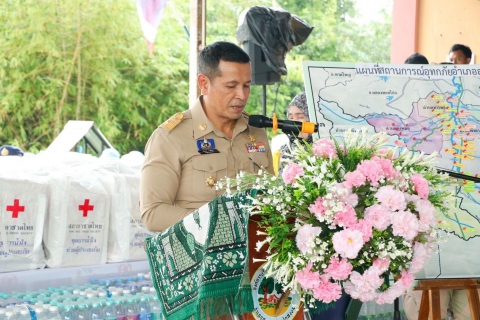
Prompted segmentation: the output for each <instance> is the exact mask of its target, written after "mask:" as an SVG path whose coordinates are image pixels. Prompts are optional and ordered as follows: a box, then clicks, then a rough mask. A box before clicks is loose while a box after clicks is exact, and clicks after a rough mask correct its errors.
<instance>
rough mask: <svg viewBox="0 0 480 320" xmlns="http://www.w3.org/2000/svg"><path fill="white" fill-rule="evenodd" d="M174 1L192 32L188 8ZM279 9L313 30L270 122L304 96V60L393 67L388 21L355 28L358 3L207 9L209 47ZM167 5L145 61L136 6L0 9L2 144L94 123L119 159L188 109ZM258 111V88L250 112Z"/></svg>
mask: <svg viewBox="0 0 480 320" xmlns="http://www.w3.org/2000/svg"><path fill="white" fill-rule="evenodd" d="M170 1H173V2H174V4H175V6H176V8H177V11H178V13H179V15H180V16H181V18H183V20H184V21H186V22H187V23H188V21H189V12H190V0H170ZM254 5H264V6H267V7H275V6H280V7H282V8H283V9H285V10H287V11H289V12H291V13H293V14H296V15H298V16H299V17H300V18H302V19H303V20H305V21H306V22H307V23H309V24H310V25H312V26H313V27H314V31H313V32H312V34H311V35H310V37H309V38H308V39H307V41H306V42H305V43H304V44H303V45H301V46H297V47H294V48H293V49H292V50H291V52H290V53H289V54H288V55H287V58H286V64H287V68H288V75H287V76H283V77H282V80H281V82H280V83H278V84H275V85H271V86H268V89H267V92H268V96H267V113H268V114H269V115H270V114H271V113H272V112H274V111H276V112H277V114H278V115H279V118H284V112H285V107H286V105H287V104H288V102H289V101H290V100H291V98H293V96H294V95H295V94H297V93H298V92H300V91H303V87H304V84H303V74H302V70H301V63H302V61H303V60H317V61H320V60H326V61H375V62H387V61H388V60H389V45H390V42H389V35H390V28H389V25H388V19H386V21H387V22H385V23H384V22H375V23H372V24H371V25H367V26H361V25H359V24H357V23H355V22H353V21H352V19H351V17H354V16H355V9H354V0H321V1H318V0H277V1H265V0H264V1H258V0H256V1H253V0H231V1H207V43H211V42H213V41H217V40H227V41H232V42H236V35H235V33H236V28H237V22H238V17H239V15H240V13H241V12H242V11H243V10H244V9H246V8H249V7H251V6H254ZM177 18H178V17H176V16H175V14H174V11H173V10H172V9H171V8H170V7H169V6H167V8H166V11H165V14H164V17H163V20H162V22H161V24H160V28H159V32H158V35H157V39H156V43H155V46H156V48H155V56H154V57H153V58H150V57H149V54H148V50H147V48H146V44H145V41H144V39H143V36H142V32H141V29H140V23H139V21H138V17H137V12H136V6H135V2H134V1H133V0H117V1H113V0H103V1H100V0H69V1H59V0H41V1H33V0H23V1H20V0H5V1H3V2H2V3H1V4H0V145H2V144H13V145H17V146H20V147H21V148H22V149H24V150H28V151H31V152H36V151H38V150H42V149H45V148H46V147H47V146H48V145H49V144H50V143H51V142H52V141H53V139H54V138H55V137H56V135H57V134H58V133H59V132H60V130H61V129H62V128H63V126H64V125H65V123H66V122H67V121H68V120H71V119H78V120H93V121H95V123H96V124H97V125H98V126H99V127H100V129H101V130H102V132H103V133H104V134H105V135H106V137H107V138H108V139H109V140H110V141H111V142H112V143H113V145H114V146H115V147H116V148H117V149H118V150H119V151H120V152H121V153H122V154H123V153H127V152H129V151H131V150H140V151H143V149H144V146H145V143H146V141H147V139H148V137H149V136H150V134H151V132H152V131H153V130H154V129H155V128H156V127H157V126H158V125H159V124H161V123H162V122H163V121H165V120H166V119H167V118H168V117H170V116H171V115H173V114H174V113H176V112H178V111H182V110H184V109H186V108H187V107H188V72H189V69H188V61H189V58H188V54H189V42H188V39H187V37H186V35H185V34H184V30H183V26H181V25H180V24H179V23H178V20H177ZM247 111H249V112H251V113H261V112H262V88H261V87H260V86H254V87H253V88H252V95H251V99H250V101H249V104H248V105H247Z"/></svg>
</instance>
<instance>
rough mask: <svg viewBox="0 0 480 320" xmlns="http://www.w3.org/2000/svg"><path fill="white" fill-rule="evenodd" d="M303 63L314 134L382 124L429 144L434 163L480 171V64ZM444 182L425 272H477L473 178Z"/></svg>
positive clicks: (398, 137)
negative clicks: (445, 208)
mask: <svg viewBox="0 0 480 320" xmlns="http://www.w3.org/2000/svg"><path fill="white" fill-rule="evenodd" d="M303 68H304V78H305V84H306V85H305V88H306V92H307V100H308V103H309V108H310V109H309V113H310V121H312V122H316V123H318V124H319V135H320V137H328V136H330V135H332V136H336V137H341V136H343V132H344V131H345V130H347V129H348V128H353V129H359V128H361V127H368V128H369V132H371V133H374V132H382V131H383V132H386V133H387V134H388V135H389V136H390V144H391V146H398V147H400V148H408V149H410V150H415V151H419V152H424V153H425V154H431V153H433V152H437V153H438V162H437V166H438V167H439V168H440V169H445V170H448V171H452V172H457V173H462V174H466V175H470V176H474V177H477V176H478V175H479V174H480V162H479V156H480V68H478V67H473V66H465V67H463V66H454V65H449V66H444V65H437V66H434V65H429V66H418V65H382V66H379V65H373V64H372V65H354V64H347V63H331V62H304V65H303ZM317 138H318V136H317ZM452 188H453V189H452V191H453V192H454V193H455V195H456V198H455V208H456V210H455V213H454V215H451V216H446V215H444V214H442V213H441V212H438V213H437V218H438V219H437V221H438V223H439V224H438V226H439V227H440V229H442V230H443V232H442V235H443V236H444V237H445V238H448V240H447V242H445V243H442V244H440V246H439V249H440V250H439V251H438V252H436V253H434V254H433V256H432V258H431V259H430V261H429V262H428V263H427V265H426V267H425V275H424V276H425V277H428V278H432V277H451V276H457V277H459V276H472V275H477V276H478V275H479V274H480V257H479V255H478V254H477V253H478V248H479V245H480V184H478V183H474V182H473V181H463V182H462V184H461V185H459V186H458V187H452ZM420 277H422V275H421V276H420Z"/></svg>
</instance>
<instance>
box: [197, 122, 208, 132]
mask: <svg viewBox="0 0 480 320" xmlns="http://www.w3.org/2000/svg"><path fill="white" fill-rule="evenodd" d="M198 129H200V130H202V131H205V130H207V125H206V124H205V123H202V124H199V125H198Z"/></svg>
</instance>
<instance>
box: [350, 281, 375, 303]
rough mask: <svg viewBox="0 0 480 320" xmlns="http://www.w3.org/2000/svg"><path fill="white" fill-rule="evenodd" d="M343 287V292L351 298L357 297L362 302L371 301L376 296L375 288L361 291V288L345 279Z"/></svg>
mask: <svg viewBox="0 0 480 320" xmlns="http://www.w3.org/2000/svg"><path fill="white" fill-rule="evenodd" d="M343 289H345V292H346V293H347V294H348V295H349V296H351V297H352V298H353V299H357V300H360V301H362V302H367V301H372V300H373V299H375V298H376V297H377V296H378V293H377V291H376V290H371V291H361V290H360V289H361V288H358V287H357V286H355V285H354V284H353V283H352V282H351V281H346V282H345V283H344V284H343Z"/></svg>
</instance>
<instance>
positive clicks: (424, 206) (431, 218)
mask: <svg viewBox="0 0 480 320" xmlns="http://www.w3.org/2000/svg"><path fill="white" fill-rule="evenodd" d="M415 207H416V210H417V211H418V214H419V215H420V221H419V224H418V231H421V232H425V231H428V230H430V229H431V228H432V227H434V226H435V224H436V223H437V220H435V207H434V206H433V204H432V203H431V202H430V201H428V200H422V199H419V200H418V201H417V202H415Z"/></svg>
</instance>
